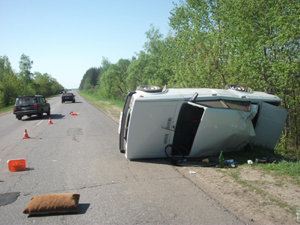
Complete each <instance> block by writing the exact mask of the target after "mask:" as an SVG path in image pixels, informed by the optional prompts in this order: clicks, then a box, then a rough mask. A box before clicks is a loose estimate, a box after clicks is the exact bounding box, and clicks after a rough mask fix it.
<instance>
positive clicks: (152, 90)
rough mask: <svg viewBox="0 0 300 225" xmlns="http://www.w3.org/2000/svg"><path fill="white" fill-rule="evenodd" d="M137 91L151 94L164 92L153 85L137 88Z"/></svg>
mask: <svg viewBox="0 0 300 225" xmlns="http://www.w3.org/2000/svg"><path fill="white" fill-rule="evenodd" d="M136 90H138V91H144V92H150V93H155V92H162V88H160V87H158V86H153V85H140V86H138V87H137V88H136Z"/></svg>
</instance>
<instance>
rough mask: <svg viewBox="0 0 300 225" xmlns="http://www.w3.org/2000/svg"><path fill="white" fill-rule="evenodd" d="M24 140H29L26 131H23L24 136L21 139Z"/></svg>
mask: <svg viewBox="0 0 300 225" xmlns="http://www.w3.org/2000/svg"><path fill="white" fill-rule="evenodd" d="M26 138H29V136H28V134H27V130H26V129H25V131H24V135H23V138H22V139H26Z"/></svg>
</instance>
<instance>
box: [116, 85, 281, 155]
mask: <svg viewBox="0 0 300 225" xmlns="http://www.w3.org/2000/svg"><path fill="white" fill-rule="evenodd" d="M195 93H197V94H196V95H194V94H195ZM193 96H194V99H192V97H193ZM280 101H281V100H280V98H278V97H277V96H274V95H272V94H267V93H264V92H242V91H236V90H230V89H229V90H228V89H208V88H198V89H196V88H170V89H167V90H166V91H164V92H157V93H148V92H144V91H138V90H136V91H134V92H129V93H128V95H127V98H126V102H125V104H124V109H123V112H122V113H121V116H120V123H121V124H120V125H119V134H120V151H121V152H124V153H125V156H126V158H128V159H140V158H162V157H167V156H166V153H165V148H166V147H167V146H169V145H173V146H178V147H179V148H181V149H184V151H183V153H182V154H183V155H185V156H186V157H202V156H212V155H217V154H219V153H220V151H224V152H230V151H239V150H241V149H242V148H244V147H245V146H246V145H247V144H250V143H252V144H254V145H263V146H266V147H269V148H274V146H275V144H276V142H277V141H278V138H279V135H280V132H281V131H282V129H283V125H284V122H285V119H286V110H284V109H279V108H278V107H277V106H278V105H279V104H280ZM206 103H207V104H206ZM273 113H274V115H273ZM274 121H277V122H274ZM271 125H272V128H271V129H268V126H271ZM266 132H267V133H269V134H268V135H266Z"/></svg>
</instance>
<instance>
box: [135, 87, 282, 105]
mask: <svg viewBox="0 0 300 225" xmlns="http://www.w3.org/2000/svg"><path fill="white" fill-rule="evenodd" d="M196 92H197V93H198V97H197V99H198V100H199V99H201V100H212V99H231V100H239V101H255V100H257V101H261V100H263V101H270V102H280V101H281V100H280V98H279V97H277V96H275V95H272V94H268V93H265V92H242V91H237V90H232V89H210V88H169V89H167V90H166V91H165V92H156V93H148V92H144V91H136V93H137V95H138V96H143V97H141V98H139V100H141V101H149V100H150V101H151V100H189V99H190V98H191V97H192V96H193V95H194V94H195V93H196Z"/></svg>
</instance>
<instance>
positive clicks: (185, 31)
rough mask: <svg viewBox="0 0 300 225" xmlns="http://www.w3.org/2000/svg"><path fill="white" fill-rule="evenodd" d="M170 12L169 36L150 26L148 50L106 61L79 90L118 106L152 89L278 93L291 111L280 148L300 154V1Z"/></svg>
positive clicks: (216, 3) (190, 5) (198, 1)
mask: <svg viewBox="0 0 300 225" xmlns="http://www.w3.org/2000/svg"><path fill="white" fill-rule="evenodd" d="M170 14H171V16H170V17H169V25H170V27H171V29H170V32H169V34H168V35H167V36H166V37H163V35H162V34H161V33H160V31H159V29H158V28H155V27H154V26H153V25H151V27H150V29H149V31H147V32H146V37H147V42H146V43H145V45H144V49H143V50H141V51H140V52H139V53H138V54H136V55H135V56H133V57H132V58H131V59H120V60H119V61H118V62H117V63H110V62H109V60H108V59H107V58H103V60H102V63H101V65H100V67H99V68H90V69H89V70H88V71H87V72H86V73H85V74H84V76H83V78H82V81H81V83H80V87H79V89H80V90H84V91H87V92H90V93H94V94H97V95H100V96H102V97H105V98H110V99H118V100H124V99H125V96H126V93H127V92H128V91H130V90H135V88H136V87H137V86H138V85H145V84H151V85H157V86H161V87H162V86H164V85H167V87H177V88H190V87H199V88H201V87H205V88H224V87H225V85H226V84H239V85H241V86H243V87H245V88H246V89H248V88H251V89H252V90H255V91H264V92H270V93H274V94H275V95H277V96H279V97H280V98H281V99H282V105H281V107H283V108H285V109H287V110H288V111H289V115H288V119H287V121H286V124H285V128H284V131H283V134H282V136H281V140H280V147H281V148H282V149H283V151H288V150H287V149H288V148H292V149H294V150H295V151H298V154H299V136H300V134H299V122H300V121H299V116H298V112H299V110H300V98H299V90H300V89H299V84H300V82H299V76H300V61H299V59H300V48H299V47H300V46H299V42H300V3H299V0H260V1H249V0H186V1H184V2H181V3H180V4H174V8H173V10H172V11H171V12H170ZM287 153H288V152H287Z"/></svg>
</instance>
